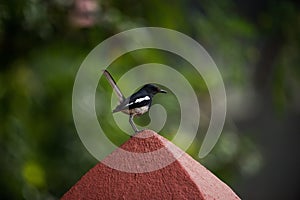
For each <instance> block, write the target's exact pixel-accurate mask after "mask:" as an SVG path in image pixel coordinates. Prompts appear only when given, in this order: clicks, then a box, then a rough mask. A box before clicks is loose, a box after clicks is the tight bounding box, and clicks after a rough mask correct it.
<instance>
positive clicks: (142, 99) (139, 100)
mask: <svg viewBox="0 0 300 200" xmlns="http://www.w3.org/2000/svg"><path fill="white" fill-rule="evenodd" d="M145 100H150V97H149V96H145V97H142V98H138V99H136V100H135V101H134V102H131V103H128V104H127V105H126V106H130V105H132V104H134V103H140V102H142V101H145Z"/></svg>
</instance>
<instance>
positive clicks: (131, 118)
mask: <svg viewBox="0 0 300 200" xmlns="http://www.w3.org/2000/svg"><path fill="white" fill-rule="evenodd" d="M133 117H134V115H133V114H131V115H130V116H129V123H130V125H131V127H132V128H133V130H134V132H135V133H137V132H139V130H138V129H137V127H136V126H135V124H134V122H133Z"/></svg>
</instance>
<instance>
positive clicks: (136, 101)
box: [103, 70, 166, 132]
mask: <svg viewBox="0 0 300 200" xmlns="http://www.w3.org/2000/svg"><path fill="white" fill-rule="evenodd" d="M103 73H104V75H105V77H106V78H107V80H108V81H109V83H110V85H111V86H112V88H113V89H114V91H115V93H116V95H117V96H118V98H119V105H118V106H117V107H116V108H115V109H114V110H113V112H114V113H115V112H119V111H121V112H123V113H126V114H128V115H129V116H130V117H129V123H130V125H131V126H132V128H133V129H134V131H135V132H138V129H137V128H136V126H135V124H134V122H133V117H134V116H139V115H142V114H144V113H145V112H147V111H148V110H149V109H150V107H151V104H152V98H153V96H154V95H155V94H157V93H166V91H164V90H162V89H160V88H159V87H157V86H156V85H154V84H146V85H144V86H143V87H142V88H141V89H139V90H138V91H137V92H135V93H133V94H132V95H131V96H130V97H128V98H125V97H124V95H123V94H122V92H121V90H120V89H119V87H118V86H117V84H116V82H115V81H114V79H113V78H112V76H111V75H110V73H109V72H108V71H107V70H104V72H103Z"/></svg>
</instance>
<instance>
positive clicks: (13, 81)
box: [0, 0, 300, 199]
mask: <svg viewBox="0 0 300 200" xmlns="http://www.w3.org/2000/svg"><path fill="white" fill-rule="evenodd" d="M299 6H300V4H299V2H297V1H291V0H289V1H272V0H269V1H258V0H251V1H250V0H246V1H241V0H217V1H209V0H204V1H196V0H185V1H184V0H177V1H168V0H167V1H159V0H151V1H143V2H141V1H136V0H131V1H128V0H51V1H46V0H10V1H4V0H2V1H1V2H0V51H1V54H0V56H1V57H0V102H1V104H0V154H1V159H0V177H1V179H0V199H58V198H59V197H61V196H62V195H63V194H64V193H65V192H66V191H67V190H68V189H69V188H70V187H71V186H72V185H73V184H75V183H76V181H77V180H79V178H80V177H81V176H82V175H84V173H86V172H87V171H88V170H89V169H90V168H92V167H93V166H94V165H95V164H96V163H97V162H98V161H97V160H96V159H95V158H93V157H92V156H91V155H90V154H89V153H88V152H87V150H86V149H85V147H84V146H83V144H82V143H81V141H80V139H79V137H78V135H77V132H76V129H75V125H74V123H73V118H72V88H73V82H74V79H75V76H76V72H77V70H78V69H79V67H80V64H81V62H82V61H83V59H84V58H85V57H86V56H87V54H88V53H89V52H90V51H91V50H92V49H93V48H94V47H95V46H96V45H98V44H99V43H100V42H102V41H103V40H105V39H106V38H108V37H110V36H112V35H114V34H116V33H119V32H121V31H124V30H128V29H131V28H135V27H142V26H157V27H165V28H171V29H174V30H177V31H180V32H182V33H184V34H187V35H189V36H191V37H192V38H194V39H195V40H196V41H198V42H199V43H200V44H201V45H203V47H204V48H205V49H206V50H207V51H208V53H209V54H210V55H211V56H212V58H213V59H214V61H215V62H216V64H217V66H218V67H219V70H220V72H221V73H222V76H223V79H224V83H225V87H226V92H227V101H228V102H227V103H228V112H227V119H226V123H225V127H224V130H223V133H222V135H221V137H220V140H219V141H218V143H217V145H216V146H215V148H214V149H213V151H212V152H211V153H210V154H209V155H208V156H207V157H205V158H204V159H199V158H198V157H197V154H198V151H199V148H200V146H201V142H202V139H203V137H204V135H203V132H205V130H206V129H207V124H208V119H209V115H210V99H209V94H208V92H207V88H206V86H205V83H203V81H201V76H200V75H197V74H196V73H195V70H194V69H193V67H192V66H189V64H188V63H187V62H186V61H184V60H180V58H178V56H175V55H172V54H170V53H168V52H162V51H158V50H141V51H136V52H132V53H129V54H126V55H124V56H122V57H120V58H119V59H118V60H116V61H115V62H114V63H113V64H112V66H110V68H109V70H110V71H111V72H112V74H113V75H114V77H115V78H116V79H119V78H120V77H121V76H122V74H124V73H125V72H126V71H127V70H129V69H131V68H132V67H134V66H136V65H138V64H144V63H148V62H158V63H162V64H166V65H169V66H172V67H174V68H175V69H176V70H178V71H180V73H182V74H183V75H184V76H185V77H186V78H187V79H188V80H189V81H190V83H191V85H192V86H193V88H194V90H195V91H196V92H197V95H198V100H199V102H200V105H201V109H202V111H203V113H206V116H207V117H205V115H204V117H203V120H201V126H200V128H199V131H198V135H197V140H195V142H194V143H193V145H192V146H191V147H190V148H189V149H188V153H189V154H190V155H191V156H193V157H194V158H195V159H197V160H198V161H199V162H200V163H202V164H203V165H205V166H206V167H207V168H208V169H210V170H211V171H212V172H214V173H215V174H216V175H217V176H218V177H219V178H220V179H222V180H223V181H224V182H226V183H227V184H228V185H229V186H231V187H232V188H233V189H234V191H235V192H236V193H237V194H238V195H239V196H240V197H241V198H242V199H299V198H300V191H299V186H300V181H299V180H300V169H299V162H300V161H299V156H300V151H299V145H298V143H299V141H300V140H299V139H300V135H299V134H300V66H299V63H300V56H299V55H300V7H299ZM195 74H196V75H195ZM199 80H200V81H199ZM129 81H130V80H129ZM124 87H125V86H124ZM98 91H99V93H100V94H105V95H109V96H110V95H111V92H112V91H111V88H110V87H109V85H108V84H107V82H105V80H104V79H101V80H100V82H99V87H98ZM100 98H101V97H100ZM164 98H169V100H170V101H168V102H171V103H164V104H163V106H165V108H166V110H167V112H168V116H170V117H171V116H178V115H177V114H178V109H176V106H177V105H178V102H177V101H176V98H175V97H174V96H172V95H169V97H164ZM155 101H157V102H163V101H164V100H162V99H161V100H159V97H158V98H157V99H156V100H155ZM108 105H110V101H108ZM109 108H110V107H109ZM109 108H106V109H105V108H102V110H101V108H99V109H100V110H98V109H97V112H98V117H99V121H101V123H102V124H103V126H104V128H107V129H111V130H113V131H111V132H114V133H120V132H121V131H120V130H119V129H118V128H116V127H115V126H114V124H113V123H111V120H112V117H111V113H110V110H109ZM179 114H180V113H179ZM178 119H179V118H176V117H173V118H171V120H169V118H168V120H169V121H168V123H167V125H166V127H164V129H163V130H162V135H163V136H164V137H166V138H169V139H171V138H172V131H174V130H176V128H177V126H178ZM105 120H106V121H105ZM136 122H137V123H138V124H147V123H148V122H149V117H148V116H147V115H146V116H144V117H141V118H140V119H137V120H136ZM174 122H175V123H174ZM108 137H110V138H112V140H113V141H114V142H115V143H116V144H122V143H123V142H124V141H126V139H128V136H127V135H125V134H124V133H120V134H114V135H108Z"/></svg>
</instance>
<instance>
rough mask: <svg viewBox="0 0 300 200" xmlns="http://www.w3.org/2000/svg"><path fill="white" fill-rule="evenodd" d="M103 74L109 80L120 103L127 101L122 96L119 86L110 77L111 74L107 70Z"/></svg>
mask: <svg viewBox="0 0 300 200" xmlns="http://www.w3.org/2000/svg"><path fill="white" fill-rule="evenodd" d="M103 74H104V75H105V77H106V79H107V80H108V82H109V84H110V85H111V87H112V88H113V90H114V92H115V93H116V95H117V97H118V99H119V103H120V104H122V103H123V102H124V101H125V97H124V95H123V94H122V92H121V90H120V88H119V87H118V86H117V84H116V82H115V80H114V79H113V77H112V76H111V75H110V73H109V72H108V71H107V70H103Z"/></svg>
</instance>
